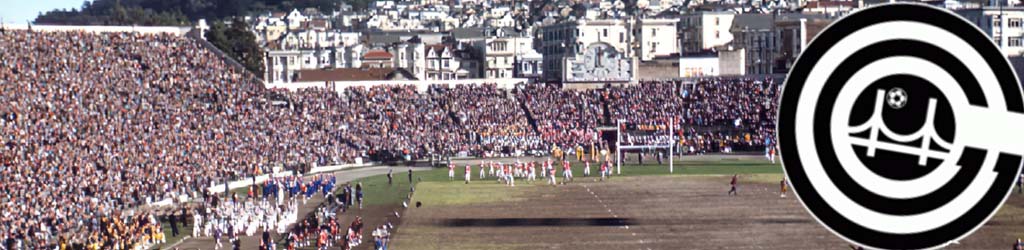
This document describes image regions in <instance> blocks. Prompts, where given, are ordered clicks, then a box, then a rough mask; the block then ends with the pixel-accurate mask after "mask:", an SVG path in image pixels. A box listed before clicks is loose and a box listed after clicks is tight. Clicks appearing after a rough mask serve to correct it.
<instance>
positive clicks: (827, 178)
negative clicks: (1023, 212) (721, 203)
mask: <svg viewBox="0 0 1024 250" xmlns="http://www.w3.org/2000/svg"><path fill="white" fill-rule="evenodd" d="M1022 113H1024V101H1022V94H1021V88H1020V85H1019V83H1018V81H1017V77H1016V75H1015V74H1014V72H1013V69H1012V68H1011V67H1010V64H1009V62H1008V61H1007V60H1006V58H1005V57H1004V56H1003V54H1002V53H1001V52H1000V50H999V49H998V48H997V47H996V46H995V44H993V43H992V41H991V39H990V38H988V37H987V36H986V35H985V34H984V33H982V32H981V31H980V30H979V29H977V28H976V27H974V26H973V24H971V23H969V22H967V21H965V20H964V19H962V18H961V17H959V16H957V15H956V14H953V13H951V12H949V11H946V10H943V9H938V8H935V7H931V6H927V5H918V4H888V5H881V6H877V7H871V8H866V9H863V10H860V11H857V12H854V13H853V14H850V15H848V16H846V17H844V18H842V19H839V20H838V21H836V22H835V23H833V24H832V25H830V26H829V27H828V28H826V29H825V30H823V31H822V32H821V33H820V34H818V35H817V37H816V38H815V39H814V40H813V41H812V42H811V43H810V45H809V46H808V47H807V49H806V50H805V51H804V52H803V53H802V54H801V55H800V58H799V59H798V60H797V62H796V64H795V65H794V66H793V68H792V70H791V71H790V73H789V76H788V77H787V79H786V82H785V84H784V85H783V87H782V98H781V104H780V106H779V120H778V129H777V131H778V138H779V149H780V153H781V156H782V162H783V166H784V167H783V168H784V170H785V172H786V176H787V179H788V180H789V182H790V184H791V186H792V187H793V190H794V191H795V192H796V194H797V196H798V197H799V198H800V200H801V202H803V204H804V206H805V207H806V208H807V210H808V211H810V212H811V214H812V215H813V216H814V217H815V218H816V219H817V220H818V221H819V222H821V223H822V225H824V226H825V227H827V228H828V229H829V230H831V231H832V232H834V233H835V234H837V235H839V236H840V237H842V238H844V239H846V240H849V241H852V242H854V243H856V244H859V245H864V246H867V247H871V248H883V249H924V248H936V247H942V246H945V245H947V244H948V243H950V242H952V241H955V240H958V239H960V238H962V237H964V236H966V235H968V234H969V233H970V232H972V231H973V230H975V229H977V228H978V227H979V226H980V225H982V224H984V222H985V221H987V220H988V219H989V218H990V217H991V216H992V215H993V214H994V213H995V211H996V210H997V209H998V207H999V206H1000V205H1002V203H1003V201H1004V200H1005V199H1006V197H1007V195H1008V194H1009V192H1010V189H1011V188H1012V185H1013V183H1014V181H1015V177H1016V176H1017V175H1018V174H1019V173H1020V166H1021V163H1022V158H1021V152H1022V150H1021V148H1024V145H1022V141H1024V136H1016V135H1014V136H1006V134H1013V133H1019V131H1000V128H1007V129H1006V130H1013V128H1014V127H1015V126H1019V124H1022V123H1024V114H1022ZM1014 124H1017V125H1014ZM1018 130H1019V128H1018Z"/></svg>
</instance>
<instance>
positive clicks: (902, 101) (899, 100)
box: [885, 88, 907, 109]
mask: <svg viewBox="0 0 1024 250" xmlns="http://www.w3.org/2000/svg"><path fill="white" fill-rule="evenodd" d="M885 102H886V103H887V104H889V107H890V108H894V109H900V108H903V106H906V105H907V91H904V90H903V89H901V88H892V89H889V92H888V93H885Z"/></svg>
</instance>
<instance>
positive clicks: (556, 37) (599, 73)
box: [538, 19, 638, 83]
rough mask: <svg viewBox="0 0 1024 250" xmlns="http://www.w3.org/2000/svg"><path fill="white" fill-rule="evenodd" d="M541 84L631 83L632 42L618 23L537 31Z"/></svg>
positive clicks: (571, 24)
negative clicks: (542, 59)
mask: <svg viewBox="0 0 1024 250" xmlns="http://www.w3.org/2000/svg"><path fill="white" fill-rule="evenodd" d="M538 34H539V35H540V36H541V37H540V38H541V51H540V52H541V54H543V55H544V62H543V66H544V69H543V77H542V79H541V80H542V81H548V82H563V83H593V82H631V81H634V80H635V72H636V71H637V66H638V64H637V62H636V60H635V59H636V57H633V56H632V55H631V54H632V52H631V50H632V49H631V46H630V43H631V40H632V39H633V38H632V36H631V34H630V32H629V30H628V29H627V28H626V24H625V21H623V20H619V19H602V20H576V21H562V22H558V23H554V24H550V25H544V26H542V27H540V30H539V32H538Z"/></svg>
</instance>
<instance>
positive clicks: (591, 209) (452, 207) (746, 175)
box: [391, 157, 1024, 249]
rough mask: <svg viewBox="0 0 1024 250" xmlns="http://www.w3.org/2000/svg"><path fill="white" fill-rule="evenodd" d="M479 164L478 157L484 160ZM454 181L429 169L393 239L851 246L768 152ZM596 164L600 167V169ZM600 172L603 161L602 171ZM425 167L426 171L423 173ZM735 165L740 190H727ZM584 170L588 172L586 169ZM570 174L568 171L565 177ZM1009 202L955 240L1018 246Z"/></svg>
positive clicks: (485, 245) (435, 243)
mask: <svg viewBox="0 0 1024 250" xmlns="http://www.w3.org/2000/svg"><path fill="white" fill-rule="evenodd" d="M475 164H478V163H475ZM459 166H460V167H458V168H456V171H455V172H456V176H457V180H455V181H448V178H447V169H437V170H432V171H426V172H423V173H422V175H421V178H422V180H423V181H422V182H420V183H418V184H417V185H416V192H415V194H414V195H413V199H412V200H413V202H417V201H418V202H422V204H423V205H422V207H419V208H416V207H414V206H410V207H409V208H408V209H406V210H405V213H404V215H403V216H402V223H401V225H400V226H399V227H398V229H397V232H396V233H395V235H394V236H393V244H392V247H391V249H850V245H849V244H848V243H847V242H845V241H843V240H842V239H840V238H838V237H836V236H834V235H833V234H831V233H830V232H828V230H826V229H825V228H824V227H822V226H821V225H819V224H818V223H817V222H816V221H815V220H814V218H812V217H811V216H810V215H809V214H808V212H807V211H806V210H805V209H804V208H803V206H802V205H801V204H800V203H799V201H798V200H797V199H796V197H794V194H793V193H792V192H790V193H789V194H788V197H785V198H783V197H780V190H779V189H780V181H781V180H782V171H781V167H780V166H779V165H772V164H767V162H766V161H764V160H763V159H761V158H759V157H749V158H742V157H722V158H721V159H707V158H703V159H700V160H697V161H683V162H682V165H677V168H676V172H675V173H674V174H668V166H667V165H660V166H659V165H644V166H625V167H623V170H622V171H623V175H622V176H613V177H612V178H611V179H609V180H607V181H599V179H597V178H593V177H589V178H587V177H582V171H581V170H580V167H579V166H580V164H575V163H574V167H575V169H574V172H576V173H575V174H576V176H577V177H578V178H577V179H576V180H575V181H573V182H571V183H568V184H564V185H557V186H551V185H546V183H544V182H542V181H537V182H535V183H527V182H525V181H522V180H517V181H516V186H515V187H507V186H504V185H503V184H499V183H498V182H497V181H496V180H495V179H493V178H489V179H487V180H484V181H480V180H476V178H477V177H478V173H477V172H476V171H479V170H478V168H477V167H474V168H473V169H474V174H473V178H474V180H473V181H472V182H471V183H470V184H464V182H463V181H462V179H461V177H462V173H463V172H462V171H463V167H464V166H465V165H464V164H460V165H459ZM592 171H593V170H592ZM595 172H596V171H595ZM417 174H420V173H417ZM732 174H739V175H740V178H739V180H740V181H739V183H740V184H739V194H738V195H736V196H729V195H727V194H726V193H727V191H728V190H729V180H730V177H731V176H732ZM581 177H582V178H581ZM559 179H561V178H559ZM1007 204H1008V205H1007V206H1004V208H1003V209H1002V210H1001V211H1000V213H999V214H998V215H997V216H996V217H994V218H993V220H992V221H990V222H989V223H988V224H987V225H986V226H984V227H982V228H981V229H980V230H979V231H978V232H976V233H975V234H973V235H972V236H970V237H968V238H966V239H964V240H962V241H961V242H959V244H955V245H951V246H950V248H952V249H995V248H1003V247H1005V246H1009V245H1010V244H1011V243H1012V242H1013V240H1015V239H1016V238H1018V237H1021V236H1022V234H1021V232H1022V230H1024V209H1021V207H1022V205H1024V199H1021V198H1020V197H1019V195H1017V194H1016V193H1014V195H1012V196H1011V198H1010V200H1009V201H1008V202H1007Z"/></svg>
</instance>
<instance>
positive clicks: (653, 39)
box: [637, 18, 680, 61]
mask: <svg viewBox="0 0 1024 250" xmlns="http://www.w3.org/2000/svg"><path fill="white" fill-rule="evenodd" d="M678 23H679V19H674V18H672V19H641V20H640V22H639V25H637V26H638V27H639V30H640V36H639V37H638V38H639V39H638V40H637V43H638V44H639V46H640V47H639V48H638V49H639V50H640V51H638V52H637V54H638V55H639V56H640V60H642V61H650V60H653V59H654V58H655V57H658V56H662V57H664V56H668V55H672V54H678V53H679V50H680V49H679V39H678V37H677V32H676V25H677V24H678Z"/></svg>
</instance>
